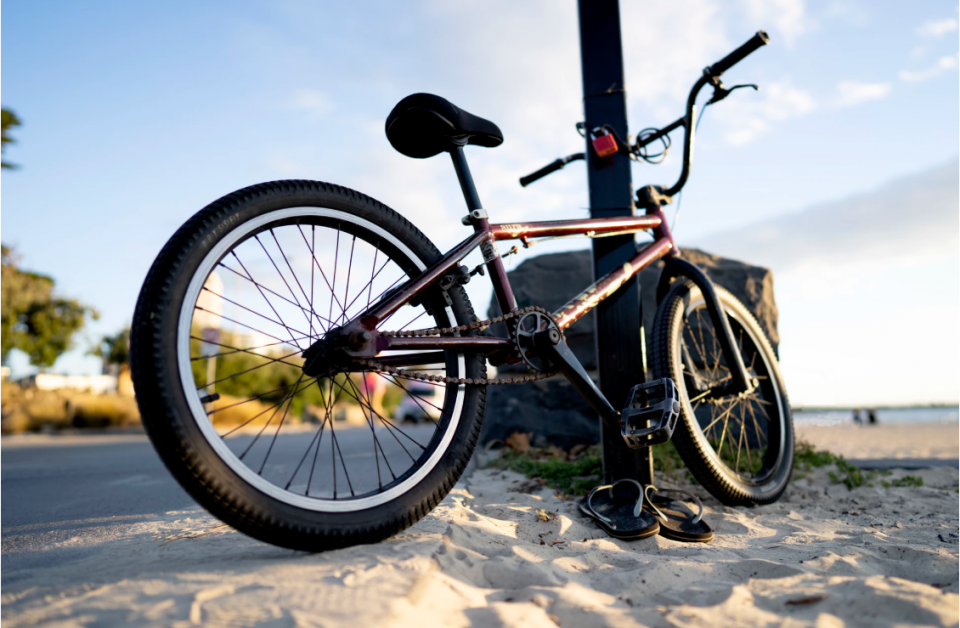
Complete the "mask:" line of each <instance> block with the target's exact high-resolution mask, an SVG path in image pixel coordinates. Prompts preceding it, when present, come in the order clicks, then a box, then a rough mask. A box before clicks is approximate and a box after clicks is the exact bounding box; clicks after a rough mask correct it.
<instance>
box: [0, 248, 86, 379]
mask: <svg viewBox="0 0 960 628" xmlns="http://www.w3.org/2000/svg"><path fill="white" fill-rule="evenodd" d="M2 251H3V252H2V258H3V259H2V261H3V264H2V276H0V296H2V304H0V319H2V329H0V342H2V347H0V349H2V352H0V359H2V360H3V361H4V362H6V360H7V355H8V354H9V353H10V351H11V350H12V349H19V350H21V351H23V352H24V353H26V354H27V355H28V356H29V358H30V364H32V365H34V366H36V367H38V368H41V369H44V368H49V367H51V366H53V363H54V362H56V361H57V358H59V357H60V355H62V354H63V353H64V352H65V351H68V350H69V349H71V348H73V338H74V336H75V335H76V333H77V332H78V331H80V330H81V329H83V326H84V325H85V324H86V319H87V316H91V317H92V318H94V319H96V318H97V317H98V316H99V314H98V313H97V312H96V310H94V309H93V308H91V307H89V306H87V305H83V304H81V303H79V302H78V301H76V300H74V299H65V298H63V297H60V296H58V295H56V294H54V291H53V288H54V285H55V282H54V280H53V278H51V277H48V276H46V275H40V274H37V273H31V272H29V271H24V270H21V269H20V266H19V262H20V259H19V257H18V256H17V255H16V254H15V253H14V252H13V250H12V249H10V248H8V247H6V246H4V247H2Z"/></svg>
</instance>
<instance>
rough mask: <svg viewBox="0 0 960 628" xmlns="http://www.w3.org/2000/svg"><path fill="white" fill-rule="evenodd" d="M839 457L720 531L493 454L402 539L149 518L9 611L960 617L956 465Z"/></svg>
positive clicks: (216, 617) (881, 622)
mask: <svg viewBox="0 0 960 628" xmlns="http://www.w3.org/2000/svg"><path fill="white" fill-rule="evenodd" d="M827 473H828V469H825V468H824V469H817V470H813V471H810V472H807V474H806V475H805V477H801V478H800V479H797V480H795V481H794V482H793V484H791V486H790V488H789V489H788V491H787V493H786V494H785V496H784V498H783V499H782V500H781V501H780V502H778V503H777V504H774V505H771V506H765V507H760V508H727V507H723V506H722V505H720V504H719V503H718V502H716V501H715V500H712V499H709V498H707V499H705V500H704V502H705V505H706V506H707V514H706V516H705V519H706V520H707V521H708V522H709V523H710V524H711V525H712V526H713V528H714V530H715V532H716V539H715V540H714V542H713V543H711V544H709V545H689V544H681V543H678V542H674V541H670V540H667V539H664V538H663V537H653V538H649V539H645V540H641V541H634V542H624V541H617V540H613V539H610V538H608V537H607V536H606V535H605V534H604V533H603V532H601V531H600V530H599V529H597V528H596V527H595V526H594V525H593V523H592V522H590V521H589V520H587V519H584V518H583V517H582V516H581V515H580V514H579V512H578V510H577V508H576V504H575V502H572V501H564V500H561V499H558V498H556V497H555V496H554V495H553V494H552V493H553V492H552V491H550V490H548V489H543V490H541V491H539V492H536V493H533V494H525V493H521V492H518V490H517V489H518V488H519V487H520V485H521V484H522V482H523V480H524V478H522V477H521V476H519V475H517V474H514V473H512V472H501V471H496V470H492V469H488V468H479V469H478V470H476V471H474V472H473V473H472V474H471V475H470V477H469V478H467V479H466V480H464V481H461V483H460V484H458V485H457V486H456V487H455V489H454V490H453V491H452V492H451V494H450V495H449V496H448V497H447V498H446V499H445V500H444V501H443V502H442V504H441V505H440V506H439V507H437V508H436V509H435V510H434V511H433V512H432V513H431V514H430V515H428V516H427V517H426V518H425V519H423V520H422V521H421V522H419V523H418V524H416V525H415V526H413V527H412V528H410V529H409V530H407V531H405V532H403V533H401V534H399V535H397V536H396V537H394V538H392V539H390V540H388V541H386V542H383V543H380V544H377V545H372V546H363V547H355V548H349V549H345V550H339V551H335V552H329V553H326V554H319V555H309V554H303V553H298V552H291V551H286V550H281V549H277V548H274V547H270V546H267V545H264V544H261V543H259V542H256V541H254V540H252V539H249V538H247V537H244V536H243V535H241V534H239V533H237V532H235V531H233V530H232V529H230V528H228V527H225V526H222V525H220V524H219V522H217V521H216V520H214V519H213V518H212V517H210V516H209V515H207V514H206V513H205V512H204V511H201V510H199V509H195V510H189V511H185V512H171V513H167V514H165V515H163V516H160V517H156V516H150V517H146V518H143V517H141V518H136V517H133V518H131V519H130V520H129V522H118V523H119V525H116V526H114V527H113V528H112V529H113V530H115V532H112V533H111V534H109V535H106V536H98V535H88V536H85V537H83V538H80V539H72V540H69V539H68V540H63V541H59V543H60V544H61V545H60V546H61V547H62V546H67V547H71V546H73V547H77V546H80V545H82V546H84V547H86V548H91V547H94V548H96V549H98V550H99V551H98V553H96V554H93V555H86V556H85V557H84V558H81V559H79V560H76V561H74V562H71V563H68V564H65V565H62V566H51V567H50V568H48V569H42V570H38V571H37V572H36V573H35V574H34V575H33V577H31V578H29V579H27V580H22V581H18V582H15V583H12V584H8V585H7V586H5V587H4V590H3V595H2V617H3V625H4V626H5V627H14V626H33V625H51V626H53V625H56V626H81V625H130V626H154V625H171V626H192V625H205V626H228V625H229V626H247V625H251V626H252V625H267V626H329V627H337V626H348V627H350V628H361V627H366V626H416V627H424V628H425V627H427V626H431V627H432V626H521V627H523V628H538V627H541V626H551V627H552V626H563V627H565V628H568V627H575V626H576V627H580V626H612V627H620V626H747V627H751V626H779V625H784V626H796V627H799V626H816V627H818V628H827V627H834V626H953V625H957V622H958V604H960V597H958V538H957V534H958V507H960V504H958V493H957V486H958V473H957V469H955V468H951V467H946V468H936V469H929V470H922V471H911V472H909V474H910V475H912V476H919V477H922V478H923V483H924V485H923V486H922V487H919V488H896V487H891V488H884V487H883V486H881V485H880V484H879V480H881V479H882V480H885V481H887V482H891V481H894V480H896V479H898V478H901V477H903V476H904V475H906V474H907V473H908V472H905V471H894V472H893V473H892V474H890V475H887V476H882V477H881V476H877V477H876V478H875V480H877V481H875V482H874V486H861V487H858V488H855V489H853V490H850V489H848V488H847V487H846V486H844V485H842V484H834V483H832V482H831V480H830V479H829V478H828V475H827ZM798 475H802V474H798ZM700 492H702V491H700ZM703 497H705V498H706V497H707V496H706V495H703ZM541 510H542V511H544V513H546V514H547V518H548V519H549V520H548V521H541V517H539V516H538V514H537V513H538V511H541ZM51 549H53V547H51Z"/></svg>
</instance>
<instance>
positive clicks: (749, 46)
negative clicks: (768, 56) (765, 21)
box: [703, 31, 770, 77]
mask: <svg viewBox="0 0 960 628" xmlns="http://www.w3.org/2000/svg"><path fill="white" fill-rule="evenodd" d="M769 43H770V36H769V35H767V33H766V32H765V31H757V34H756V35H754V36H753V37H751V38H750V39H749V40H748V41H747V43H745V44H743V45H742V46H740V47H739V48H737V49H736V50H734V51H733V52H731V53H730V54H728V55H727V56H726V57H724V58H723V59H720V60H719V61H717V62H716V63H714V64H713V65H711V66H709V67H708V68H707V69H706V70H704V71H703V72H704V74H707V73H709V74H710V76H715V77H719V76H720V75H721V74H723V73H724V72H726V71H727V70H729V69H730V68H732V67H733V66H735V65H736V64H738V63H740V62H741V61H743V60H744V59H745V58H746V57H747V55H749V54H750V53H752V52H756V51H757V50H759V49H760V48H761V47H763V46H766V45H767V44H769Z"/></svg>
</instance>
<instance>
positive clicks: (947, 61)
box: [897, 55, 957, 83]
mask: <svg viewBox="0 0 960 628" xmlns="http://www.w3.org/2000/svg"><path fill="white" fill-rule="evenodd" d="M956 67H957V55H953V56H947V57H940V59H939V60H937V62H936V63H935V64H934V65H932V66H930V67H929V68H927V69H925V70H918V71H916V72H912V71H910V70H900V72H899V73H898V74H897V76H899V77H900V80H901V81H906V82H908V83H919V82H921V81H929V80H930V79H932V78H934V77H936V76H939V75H940V74H942V73H943V72H945V71H946V70H952V69H954V68H956Z"/></svg>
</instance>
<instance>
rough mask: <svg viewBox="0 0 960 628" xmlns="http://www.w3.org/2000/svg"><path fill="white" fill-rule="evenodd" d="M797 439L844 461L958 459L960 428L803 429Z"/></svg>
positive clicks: (892, 425) (921, 425)
mask: <svg viewBox="0 0 960 628" xmlns="http://www.w3.org/2000/svg"><path fill="white" fill-rule="evenodd" d="M794 427H795V428H796V433H797V437H798V438H799V439H801V440H805V441H807V442H808V443H810V444H812V445H813V446H815V447H816V448H817V449H825V450H827V451H832V452H833V453H835V454H838V455H841V456H844V457H845V458H848V459H856V458H901V459H902V458H950V459H956V458H958V457H960V424H957V423H915V424H908V423H890V424H880V425H863V426H858V425H854V424H850V425H836V426H831V427H820V426H805V425H803V424H802V423H795V424H794Z"/></svg>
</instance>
